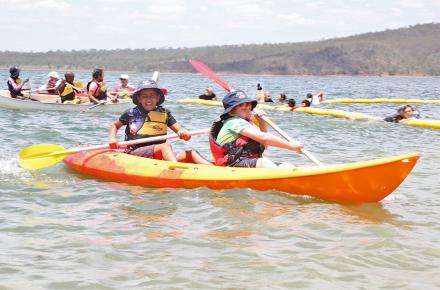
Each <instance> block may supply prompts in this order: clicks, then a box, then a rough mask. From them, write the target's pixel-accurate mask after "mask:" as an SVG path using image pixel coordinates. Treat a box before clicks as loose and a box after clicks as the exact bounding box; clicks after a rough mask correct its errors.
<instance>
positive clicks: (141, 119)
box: [109, 80, 211, 165]
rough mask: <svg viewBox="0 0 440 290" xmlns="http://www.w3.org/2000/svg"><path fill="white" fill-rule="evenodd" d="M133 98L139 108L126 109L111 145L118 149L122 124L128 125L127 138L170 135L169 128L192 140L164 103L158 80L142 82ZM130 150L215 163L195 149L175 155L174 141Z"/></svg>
mask: <svg viewBox="0 0 440 290" xmlns="http://www.w3.org/2000/svg"><path fill="white" fill-rule="evenodd" d="M132 100H133V103H134V104H135V105H136V107H135V108H132V109H129V110H127V111H125V112H124V113H123V114H122V115H121V116H120V117H119V119H118V120H116V121H115V122H114V123H113V125H112V126H111V127H110V130H109V144H110V147H111V148H117V144H118V141H117V139H116V134H117V132H118V130H119V129H120V128H121V127H122V126H126V128H125V140H133V139H140V138H148V137H154V136H161V135H166V134H167V128H168V127H169V128H170V129H171V130H173V131H174V132H175V133H177V135H179V138H180V139H183V140H185V141H188V140H189V139H191V135H189V134H188V131H187V130H186V129H185V128H183V127H182V126H181V125H180V124H179V123H177V121H176V119H174V117H173V115H172V114H171V112H170V111H169V110H167V109H165V108H164V107H162V106H161V104H162V103H163V102H164V101H165V96H164V94H163V91H162V90H161V89H160V88H159V87H158V86H157V84H156V82H155V81H153V80H145V81H143V82H141V83H140V84H139V86H138V87H137V88H136V91H135V93H134V94H133V98H132ZM126 153H128V154H132V155H136V156H140V157H146V158H154V159H159V160H161V159H163V160H168V161H179V162H192V163H198V164H209V165H211V163H210V162H209V161H207V160H206V159H205V158H203V157H202V156H201V155H200V154H199V153H198V152H196V151H194V150H188V151H183V152H179V153H177V154H176V155H175V154H174V152H173V149H172V147H171V144H170V143H168V142H166V141H165V140H164V141H157V142H153V143H151V142H150V143H148V142H147V143H142V144H137V145H133V146H130V147H128V148H127V150H126Z"/></svg>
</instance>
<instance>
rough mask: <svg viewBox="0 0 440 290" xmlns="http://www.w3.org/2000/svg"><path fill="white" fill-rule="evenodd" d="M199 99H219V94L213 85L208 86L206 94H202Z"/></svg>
mask: <svg viewBox="0 0 440 290" xmlns="http://www.w3.org/2000/svg"><path fill="white" fill-rule="evenodd" d="M199 99H201V100H210V101H217V96H216V94H215V93H214V90H213V89H212V88H211V87H207V88H206V92H205V94H203V95H200V96H199Z"/></svg>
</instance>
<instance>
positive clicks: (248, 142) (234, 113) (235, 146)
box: [210, 90, 303, 168]
mask: <svg viewBox="0 0 440 290" xmlns="http://www.w3.org/2000/svg"><path fill="white" fill-rule="evenodd" d="M256 105H257V101H256V100H253V99H251V98H249V97H248V96H247V95H246V94H245V93H244V92H243V91H241V90H237V91H233V92H230V93H229V94H227V95H226V96H225V97H224V98H223V107H224V109H225V110H224V111H223V113H222V115H221V116H220V120H219V121H216V122H214V123H213V125H212V127H211V134H210V147H211V152H212V154H213V156H214V159H215V164H216V165H218V166H232V167H250V168H254V167H277V165H276V164H275V163H273V162H272V161H271V160H270V159H269V158H266V157H263V152H264V150H265V148H266V147H267V146H274V147H279V148H284V149H288V150H292V151H296V152H298V153H300V152H301V148H303V145H301V144H300V143H298V142H292V143H291V142H288V141H285V140H283V139H281V138H279V137H277V136H274V135H272V134H270V133H268V132H267V125H266V123H265V122H264V120H262V118H261V116H263V115H264V112H263V111H258V112H256V114H255V115H254V116H255V118H256V119H257V121H258V123H259V127H256V126H255V125H254V124H253V123H251V122H250V120H251V118H252V110H253V109H254V108H255V107H256Z"/></svg>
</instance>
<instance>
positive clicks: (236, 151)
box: [209, 120, 265, 166]
mask: <svg viewBox="0 0 440 290" xmlns="http://www.w3.org/2000/svg"><path fill="white" fill-rule="evenodd" d="M224 121H226V120H224ZM224 121H223V120H220V121H216V122H214V123H213V124H212V126H211V132H210V134H209V147H210V148H211V153H212V156H213V157H214V161H215V162H214V163H215V165H217V166H233V165H234V163H235V162H236V161H237V160H239V159H240V158H260V157H261V156H263V152H264V149H265V147H264V145H263V144H261V143H259V142H257V141H255V140H252V139H250V138H248V137H246V136H240V137H239V138H237V139H236V140H235V141H232V142H229V143H227V144H225V145H223V146H221V145H220V144H218V143H217V141H216V140H217V136H218V133H219V132H220V129H221V128H222V127H223V124H224Z"/></svg>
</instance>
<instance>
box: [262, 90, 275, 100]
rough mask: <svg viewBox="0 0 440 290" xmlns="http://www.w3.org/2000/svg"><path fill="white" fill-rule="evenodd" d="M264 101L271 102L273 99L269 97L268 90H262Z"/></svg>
mask: <svg viewBox="0 0 440 290" xmlns="http://www.w3.org/2000/svg"><path fill="white" fill-rule="evenodd" d="M263 94H264V98H263V100H264V102H265V103H273V100H272V99H271V98H270V92H269V91H264V93H263Z"/></svg>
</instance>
